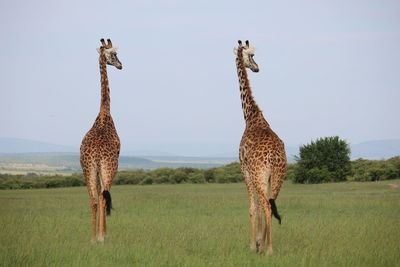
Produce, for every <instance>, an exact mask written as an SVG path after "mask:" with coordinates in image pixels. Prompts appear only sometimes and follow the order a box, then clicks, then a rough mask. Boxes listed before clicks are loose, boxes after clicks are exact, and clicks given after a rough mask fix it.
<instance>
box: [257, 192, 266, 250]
mask: <svg viewBox="0 0 400 267" xmlns="http://www.w3.org/2000/svg"><path fill="white" fill-rule="evenodd" d="M262 218H263V210H262V207H261V204H260V201H259V200H258V198H257V241H256V247H257V252H259V251H260V246H261V241H262V239H263V232H262V231H263V223H262ZM264 239H265V238H264Z"/></svg>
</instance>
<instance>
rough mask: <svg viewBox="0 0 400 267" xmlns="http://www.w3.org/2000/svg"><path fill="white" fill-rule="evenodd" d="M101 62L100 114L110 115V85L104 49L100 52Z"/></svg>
mask: <svg viewBox="0 0 400 267" xmlns="http://www.w3.org/2000/svg"><path fill="white" fill-rule="evenodd" d="M99 64H100V77H101V78H100V80H101V103H100V115H108V114H110V87H109V86H108V78H107V64H106V56H105V54H104V50H103V49H102V50H101V53H100V57H99Z"/></svg>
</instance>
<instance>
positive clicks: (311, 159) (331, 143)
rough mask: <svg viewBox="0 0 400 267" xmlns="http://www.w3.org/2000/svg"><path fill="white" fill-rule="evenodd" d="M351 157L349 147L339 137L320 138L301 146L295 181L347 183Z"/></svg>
mask: <svg viewBox="0 0 400 267" xmlns="http://www.w3.org/2000/svg"><path fill="white" fill-rule="evenodd" d="M349 155H350V148H349V145H348V144H347V143H346V142H345V141H343V140H340V139H339V137H338V136H335V137H325V138H320V139H317V141H315V142H311V143H310V144H308V145H304V146H301V147H300V156H299V157H298V158H297V167H296V168H295V171H294V177H293V181H294V182H296V183H322V182H338V181H345V180H346V179H347V176H348V175H350V174H351V162H350V156H349ZM316 169H318V170H319V171H317V170H316Z"/></svg>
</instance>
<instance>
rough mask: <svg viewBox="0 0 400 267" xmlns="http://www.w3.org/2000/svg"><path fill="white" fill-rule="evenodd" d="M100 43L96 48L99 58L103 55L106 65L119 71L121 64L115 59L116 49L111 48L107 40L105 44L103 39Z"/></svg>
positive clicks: (109, 41)
mask: <svg viewBox="0 0 400 267" xmlns="http://www.w3.org/2000/svg"><path fill="white" fill-rule="evenodd" d="M100 42H101V46H100V48H97V52H99V54H100V56H101V54H102V53H104V55H105V57H106V62H107V64H108V65H111V66H114V67H116V68H117V69H119V70H120V69H122V64H121V62H120V61H119V59H118V57H117V48H116V47H113V46H112V43H111V40H110V39H107V44H106V42H104V39H101V40H100Z"/></svg>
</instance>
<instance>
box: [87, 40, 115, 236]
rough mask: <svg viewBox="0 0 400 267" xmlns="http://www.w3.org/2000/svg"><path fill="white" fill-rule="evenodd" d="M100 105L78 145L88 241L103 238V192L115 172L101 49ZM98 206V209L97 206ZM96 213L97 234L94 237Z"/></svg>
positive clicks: (108, 94)
mask: <svg viewBox="0 0 400 267" xmlns="http://www.w3.org/2000/svg"><path fill="white" fill-rule="evenodd" d="M99 65H100V76H101V105H100V112H99V115H98V116H97V118H96V121H95V122H94V124H93V127H92V128H91V129H90V130H89V131H88V132H87V134H86V135H85V137H84V138H83V140H82V144H81V149H80V151H81V156H80V163H81V167H82V170H83V175H84V177H85V181H86V185H87V189H88V193H89V198H90V206H91V209H92V241H93V242H95V241H96V239H97V240H98V241H100V242H102V241H104V238H105V236H106V218H105V205H106V203H105V199H104V197H103V194H102V193H103V192H104V191H109V190H110V188H111V182H112V180H113V178H114V176H115V174H116V172H117V169H118V157H119V152H120V140H119V137H118V134H117V131H116V129H115V126H114V122H113V119H112V117H111V114H110V89H109V85H108V79H107V68H106V56H105V54H104V47H101V48H100V57H99ZM99 204H100V206H99ZM98 209H99V220H98V233H96V220H97V215H96V213H97V210H98Z"/></svg>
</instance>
